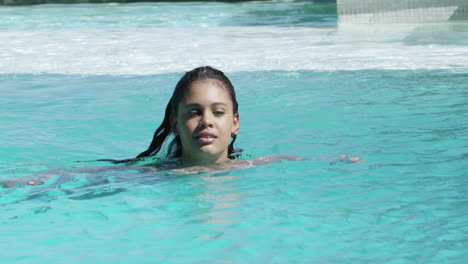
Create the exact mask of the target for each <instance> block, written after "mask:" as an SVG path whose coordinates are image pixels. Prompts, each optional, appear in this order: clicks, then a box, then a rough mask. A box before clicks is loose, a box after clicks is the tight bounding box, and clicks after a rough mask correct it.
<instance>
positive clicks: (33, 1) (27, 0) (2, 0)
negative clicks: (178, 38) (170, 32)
mask: <svg viewBox="0 0 468 264" xmlns="http://www.w3.org/2000/svg"><path fill="white" fill-rule="evenodd" d="M199 1H204V2H244V1H243V0H199ZM135 2H191V1H190V0H182V1H171V0H0V5H37V4H82V3H97V4H98V3H135Z"/></svg>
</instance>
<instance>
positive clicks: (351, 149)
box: [0, 1, 468, 263]
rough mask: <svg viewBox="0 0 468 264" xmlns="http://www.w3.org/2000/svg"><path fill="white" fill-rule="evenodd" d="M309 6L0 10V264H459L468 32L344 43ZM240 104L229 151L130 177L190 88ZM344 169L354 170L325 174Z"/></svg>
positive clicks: (443, 27)
mask: <svg viewBox="0 0 468 264" xmlns="http://www.w3.org/2000/svg"><path fill="white" fill-rule="evenodd" d="M335 12H336V6H335V5H334V4H331V3H314V2H284V1H275V2H249V3H237V4H226V3H197V2H195V3H156V4H147V3H146V4H145V3H139V4H128V5H115V4H103V5H41V6H27V7H0V42H1V43H3V44H2V49H0V93H1V97H0V107H1V113H2V114H1V115H0V145H1V146H2V147H1V148H0V180H5V179H10V178H15V177H23V176H30V177H32V178H34V177H39V176H41V175H47V176H48V177H49V178H50V179H49V180H47V181H45V183H44V185H40V186H27V185H18V186H15V187H12V188H4V189H0V210H1V211H2V213H1V214H0V225H1V226H0V228H1V230H2V231H1V233H0V234H1V236H0V256H1V261H0V262H5V263H64V262H67V263H101V262H102V263H110V262H120V263H158V262H164V263H187V262H189V263H199V262H213V263H369V262H370V263H464V262H465V261H466V259H468V253H467V250H466V248H467V247H468V236H467V234H468V225H467V223H468V216H467V215H468V198H467V194H468V189H467V184H468V180H467V177H466V175H467V165H468V164H467V157H468V145H467V139H468V136H467V132H466V131H467V128H468V121H467V120H468V119H467V116H468V104H467V98H468V92H467V88H468V84H467V83H468V61H467V60H466V58H467V57H468V24H467V23H463V22H459V23H436V24H420V25H416V24H411V25H372V26H364V25H360V26H346V25H340V26H338V25H336V15H335ZM200 65H212V66H214V67H217V68H220V69H221V70H223V71H225V72H226V73H227V75H228V76H229V77H230V78H231V80H232V82H233V84H234V86H235V87H236V89H237V93H238V100H239V104H240V108H239V111H240V117H241V118H240V120H241V129H240V133H239V137H238V139H237V144H236V146H237V147H241V148H243V149H245V151H246V153H248V154H250V155H252V156H254V157H257V156H266V155H272V154H275V153H283V154H295V155H298V156H301V157H304V158H307V160H305V161H295V162H292V161H283V162H281V163H271V164H267V165H264V166H258V167H253V168H249V169H240V170H232V171H228V172H216V173H200V174H194V175H182V174H180V173H177V172H173V171H166V172H142V171H138V170H136V169H130V168H126V167H122V166H114V165H110V164H107V163H102V162H76V161H78V160H79V161H83V160H93V159H100V158H115V159H120V158H129V157H134V156H135V155H137V154H138V153H140V152H141V151H143V150H144V149H145V148H146V147H147V146H148V144H149V142H150V139H151V137H152V134H153V132H154V129H155V128H156V127H157V126H158V125H159V123H160V122H161V119H162V113H163V110H164V108H165V104H166V103H167V101H168V99H169V97H170V95H171V93H172V89H173V87H174V86H175V84H176V82H177V81H178V79H179V78H180V77H181V75H182V74H183V72H184V71H186V70H189V69H191V68H194V67H196V66H200ZM340 153H344V154H346V155H356V156H360V157H361V158H363V159H364V160H365V162H361V163H357V164H348V163H342V162H333V161H329V160H322V158H326V159H333V158H336V157H338V156H339V154H340Z"/></svg>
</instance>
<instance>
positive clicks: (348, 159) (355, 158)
mask: <svg viewBox="0 0 468 264" xmlns="http://www.w3.org/2000/svg"><path fill="white" fill-rule="evenodd" d="M340 155H341V158H339V161H341V162H347V163H358V162H363V161H364V160H363V159H361V158H359V157H358V156H353V157H348V156H346V155H344V154H342V153H340Z"/></svg>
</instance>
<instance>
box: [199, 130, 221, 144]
mask: <svg viewBox="0 0 468 264" xmlns="http://www.w3.org/2000/svg"><path fill="white" fill-rule="evenodd" d="M197 139H198V140H200V141H201V142H203V143H211V142H213V141H214V140H215V139H216V136H215V135H214V134H211V133H208V132H202V133H200V134H198V136H197Z"/></svg>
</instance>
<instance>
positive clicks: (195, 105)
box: [184, 102, 228, 108]
mask: <svg viewBox="0 0 468 264" xmlns="http://www.w3.org/2000/svg"><path fill="white" fill-rule="evenodd" d="M200 106H201V104H197V103H193V104H186V105H184V107H187V108H189V107H200ZM210 106H211V107H216V106H228V105H227V104H226V103H223V102H214V103H212V104H211V105H210Z"/></svg>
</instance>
